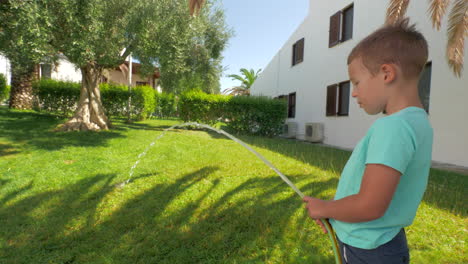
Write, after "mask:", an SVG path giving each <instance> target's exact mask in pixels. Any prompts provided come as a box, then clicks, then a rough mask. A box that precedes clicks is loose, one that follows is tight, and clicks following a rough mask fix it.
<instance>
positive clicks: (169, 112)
mask: <svg viewBox="0 0 468 264" xmlns="http://www.w3.org/2000/svg"><path fill="white" fill-rule="evenodd" d="M155 99H156V109H155V111H154V113H155V115H156V116H157V117H160V118H167V117H176V116H177V115H178V113H177V97H176V96H175V95H174V94H172V93H157V92H156V93H155Z"/></svg>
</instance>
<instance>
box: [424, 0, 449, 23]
mask: <svg viewBox="0 0 468 264" xmlns="http://www.w3.org/2000/svg"><path fill="white" fill-rule="evenodd" d="M429 1H430V5H429V9H428V10H427V12H428V13H429V14H430V16H431V20H432V27H434V28H436V29H437V30H440V24H441V23H442V18H443V17H444V15H445V12H446V11H447V7H448V6H449V4H450V0H429Z"/></svg>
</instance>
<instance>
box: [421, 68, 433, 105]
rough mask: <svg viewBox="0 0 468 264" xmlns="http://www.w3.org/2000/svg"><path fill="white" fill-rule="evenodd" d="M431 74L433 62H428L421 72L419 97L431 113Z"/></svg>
mask: <svg viewBox="0 0 468 264" xmlns="http://www.w3.org/2000/svg"><path fill="white" fill-rule="evenodd" d="M431 74H432V62H428V63H427V64H426V66H425V67H424V69H423V71H422V72H421V76H420V77H419V85H418V90H419V98H420V99H421V103H422V104H423V106H424V109H425V110H426V112H427V113H429V99H430V95H431Z"/></svg>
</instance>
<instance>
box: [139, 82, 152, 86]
mask: <svg viewBox="0 0 468 264" xmlns="http://www.w3.org/2000/svg"><path fill="white" fill-rule="evenodd" d="M144 85H149V82H136V86H144Z"/></svg>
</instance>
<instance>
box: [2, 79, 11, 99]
mask: <svg viewBox="0 0 468 264" xmlns="http://www.w3.org/2000/svg"><path fill="white" fill-rule="evenodd" d="M8 97H10V86H9V85H7V80H6V78H5V75H3V74H1V73H0V102H3V101H4V100H6V99H8Z"/></svg>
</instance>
